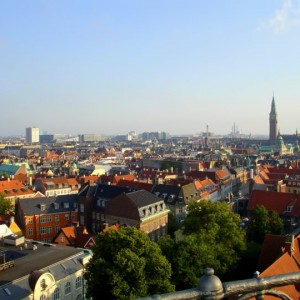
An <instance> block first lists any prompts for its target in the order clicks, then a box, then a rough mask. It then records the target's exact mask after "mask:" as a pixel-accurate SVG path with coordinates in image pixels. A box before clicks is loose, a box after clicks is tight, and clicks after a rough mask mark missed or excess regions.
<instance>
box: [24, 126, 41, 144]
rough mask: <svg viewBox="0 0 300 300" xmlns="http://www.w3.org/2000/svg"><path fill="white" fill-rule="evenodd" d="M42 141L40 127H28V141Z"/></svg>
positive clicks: (31, 142)
mask: <svg viewBox="0 0 300 300" xmlns="http://www.w3.org/2000/svg"><path fill="white" fill-rule="evenodd" d="M39 141H40V129H39V128H37V127H28V128H26V143H28V144H33V143H38V142H39Z"/></svg>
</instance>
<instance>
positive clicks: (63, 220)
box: [15, 195, 78, 242]
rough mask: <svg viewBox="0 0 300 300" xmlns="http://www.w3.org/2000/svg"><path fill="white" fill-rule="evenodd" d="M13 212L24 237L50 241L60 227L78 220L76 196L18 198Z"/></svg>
mask: <svg viewBox="0 0 300 300" xmlns="http://www.w3.org/2000/svg"><path fill="white" fill-rule="evenodd" d="M15 213H16V216H15V219H16V223H17V224H18V225H19V227H20V228H21V229H22V231H23V234H24V236H25V237H26V238H29V239H34V240H37V241H45V242H51V241H52V240H53V238H54V237H55V235H56V234H57V233H58V232H59V231H60V229H61V228H63V227H67V226H70V225H72V223H76V222H77V221H78V213H77V196H76V195H61V196H56V197H49V198H47V197H39V198H27V199H18V200H17V202H16V212H15Z"/></svg>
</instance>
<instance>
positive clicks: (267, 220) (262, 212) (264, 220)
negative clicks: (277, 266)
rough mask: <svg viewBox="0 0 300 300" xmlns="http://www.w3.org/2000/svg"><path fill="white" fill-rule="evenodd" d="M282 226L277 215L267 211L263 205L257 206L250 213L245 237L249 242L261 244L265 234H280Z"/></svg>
mask: <svg viewBox="0 0 300 300" xmlns="http://www.w3.org/2000/svg"><path fill="white" fill-rule="evenodd" d="M283 226H284V224H283V221H282V219H281V218H280V216H279V215H278V213H276V212H275V211H268V210H267V209H266V208H265V207H264V206H263V205H257V206H256V207H254V209H253V211H252V212H251V217H250V220H249V224H248V227H247V236H248V239H249V240H250V241H254V242H257V243H262V242H263V240H264V237H265V235H266V234H267V233H271V234H280V233H282V231H283Z"/></svg>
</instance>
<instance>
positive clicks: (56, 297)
mask: <svg viewBox="0 0 300 300" xmlns="http://www.w3.org/2000/svg"><path fill="white" fill-rule="evenodd" d="M81 286H82V277H77V278H76V282H75V288H76V289H79V288H81ZM69 294H71V282H69V281H68V282H67V283H66V284H65V295H69ZM79 296H80V298H79V297H78V296H77V298H76V299H81V295H79ZM59 299H62V298H61V295H60V289H59V287H57V288H56V289H55V290H54V292H53V300H59Z"/></svg>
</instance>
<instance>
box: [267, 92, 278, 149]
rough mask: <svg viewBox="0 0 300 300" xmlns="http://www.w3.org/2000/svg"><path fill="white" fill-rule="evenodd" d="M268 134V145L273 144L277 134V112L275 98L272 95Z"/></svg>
mask: <svg viewBox="0 0 300 300" xmlns="http://www.w3.org/2000/svg"><path fill="white" fill-rule="evenodd" d="M269 120H270V136H269V141H270V145H275V144H276V140H277V136H278V124H277V123H278V118H277V112H276V106H275V100H274V96H273V99H272V106H271V112H270V118H269Z"/></svg>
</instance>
